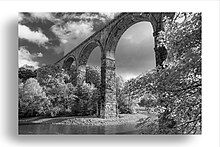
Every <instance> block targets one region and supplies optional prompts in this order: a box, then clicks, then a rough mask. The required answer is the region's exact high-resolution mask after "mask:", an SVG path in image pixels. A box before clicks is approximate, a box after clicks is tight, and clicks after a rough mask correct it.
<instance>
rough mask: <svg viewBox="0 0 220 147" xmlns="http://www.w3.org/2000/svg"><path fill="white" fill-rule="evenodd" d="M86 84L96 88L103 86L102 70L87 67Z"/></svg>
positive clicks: (95, 67) (96, 67)
mask: <svg viewBox="0 0 220 147" xmlns="http://www.w3.org/2000/svg"><path fill="white" fill-rule="evenodd" d="M86 82H87V83H90V84H93V85H94V86H95V87H96V88H99V87H100V85H101V69H100V67H98V66H90V65H87V66H86Z"/></svg>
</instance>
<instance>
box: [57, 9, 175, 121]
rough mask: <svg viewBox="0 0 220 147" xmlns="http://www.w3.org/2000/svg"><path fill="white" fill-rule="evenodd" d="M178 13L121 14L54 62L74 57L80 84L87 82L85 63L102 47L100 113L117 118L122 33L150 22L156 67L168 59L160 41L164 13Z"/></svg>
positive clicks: (105, 116)
mask: <svg viewBox="0 0 220 147" xmlns="http://www.w3.org/2000/svg"><path fill="white" fill-rule="evenodd" d="M174 14H175V13H173V12H170V13H167V12H166V13H157V12H149V13H147V12H146V13H145V12H144V13H121V14H119V15H118V16H117V17H116V18H115V19H113V20H112V21H111V22H110V23H108V24H107V25H106V26H104V27H103V28H102V29H100V30H99V31H97V32H96V33H94V34H93V35H92V36H90V37H89V38H87V39H86V40H84V41H83V42H82V43H81V44H80V45H78V46H77V47H75V48H74V49H72V51H71V52H69V53H68V54H67V55H66V56H64V57H63V58H62V59H60V60H59V61H57V62H56V63H55V64H56V65H59V66H61V67H63V65H64V64H65V63H66V62H65V61H68V58H71V57H75V62H76V65H77V73H78V75H79V76H77V83H78V84H80V83H82V82H83V81H85V66H86V63H87V60H88V58H89V55H90V53H91V52H92V50H93V49H94V48H95V47H97V46H99V47H100V48H101V84H102V85H101V99H100V102H99V103H100V109H99V114H100V117H102V118H111V117H116V115H117V114H116V103H117V102H116V89H115V86H114V85H115V68H116V67H115V50H116V46H117V43H118V41H119V39H120V37H121V36H122V34H123V33H124V32H125V31H126V30H127V29H128V28H129V27H130V26H132V25H133V24H136V23H138V22H141V21H148V22H150V23H151V25H152V27H153V30H154V33H153V36H154V44H155V47H154V51H155V58H156V66H161V65H162V63H163V61H164V60H165V59H166V49H165V48H164V47H160V46H159V45H158V44H159V43H158V40H157V37H158V34H159V32H160V31H161V30H163V21H162V20H163V18H164V16H167V17H170V18H173V16H174Z"/></svg>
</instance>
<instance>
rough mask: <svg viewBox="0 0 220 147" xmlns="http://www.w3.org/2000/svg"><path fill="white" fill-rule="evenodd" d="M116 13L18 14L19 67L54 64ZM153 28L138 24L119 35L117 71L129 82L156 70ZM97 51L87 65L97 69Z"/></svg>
mask: <svg viewBox="0 0 220 147" xmlns="http://www.w3.org/2000/svg"><path fill="white" fill-rule="evenodd" d="M118 14H119V13H82V12H81V13H45V12H44V13H42V12H41V13H27V12H25V13H19V15H18V39H19V40H18V56H19V57H18V59H19V62H18V63H19V67H22V66H25V65H29V66H33V67H34V68H35V69H36V68H39V67H41V66H43V65H46V64H53V63H55V62H56V61H58V60H59V59H61V58H62V57H63V56H64V55H66V54H67V53H68V52H70V51H71V50H72V49H73V48H74V47H76V46H77V45H79V44H80V43H81V42H82V41H83V40H85V39H86V38H88V37H89V36H91V35H92V34H93V33H95V32H96V31H98V30H99V29H100V28H102V27H103V26H104V25H106V24H107V23H108V22H110V21H111V20H112V19H114V17H115V16H117V15H118ZM152 33H153V29H152V26H151V24H150V23H149V22H140V23H137V24H135V25H133V26H131V27H130V28H128V29H127V30H126V31H125V33H124V34H123V35H122V36H121V38H120V40H119V42H118V44H117V48H116V72H117V73H118V74H120V75H121V76H122V77H123V78H124V79H125V80H129V79H131V78H134V77H136V76H138V75H140V74H141V73H142V72H145V71H147V70H149V69H152V68H153V67H155V56H154V51H153V46H154V45H153V44H154V43H153V35H152ZM100 54H101V53H100V49H99V47H97V48H95V49H94V50H93V52H92V53H91V55H90V57H89V60H88V62H87V64H88V65H97V66H100V64H101V63H100V62H101V61H100Z"/></svg>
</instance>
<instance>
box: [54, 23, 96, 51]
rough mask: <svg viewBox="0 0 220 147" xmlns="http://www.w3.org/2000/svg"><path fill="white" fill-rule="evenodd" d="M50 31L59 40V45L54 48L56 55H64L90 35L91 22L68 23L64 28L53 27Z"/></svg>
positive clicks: (91, 31)
mask: <svg viewBox="0 0 220 147" xmlns="http://www.w3.org/2000/svg"><path fill="white" fill-rule="evenodd" d="M52 30H53V32H54V33H55V34H57V36H59V38H60V39H61V45H60V46H58V47H56V48H55V51H56V52H57V53H60V52H62V51H64V55H66V54H67V53H68V52H70V51H71V50H72V49H73V48H74V47H76V46H77V45H79V44H80V43H81V42H82V41H84V40H85V39H86V38H87V37H89V36H90V35H92V34H93V33H94V32H93V25H92V22H84V21H79V22H68V23H66V24H65V25H64V26H62V27H60V26H53V27H52Z"/></svg>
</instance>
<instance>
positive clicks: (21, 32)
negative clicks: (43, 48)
mask: <svg viewBox="0 0 220 147" xmlns="http://www.w3.org/2000/svg"><path fill="white" fill-rule="evenodd" d="M18 37H19V38H23V39H27V40H29V41H31V42H34V43H37V44H38V45H44V44H45V43H46V42H48V40H49V39H48V38H47V37H46V36H45V35H44V34H43V33H42V31H41V30H38V31H31V30H30V28H28V27H27V26H25V25H21V24H18Z"/></svg>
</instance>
